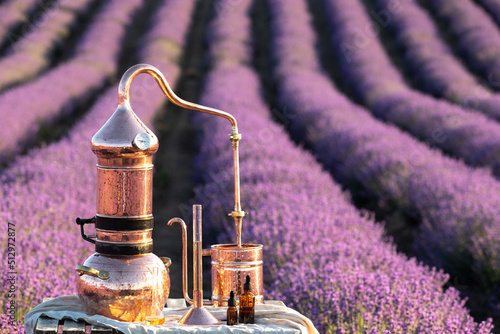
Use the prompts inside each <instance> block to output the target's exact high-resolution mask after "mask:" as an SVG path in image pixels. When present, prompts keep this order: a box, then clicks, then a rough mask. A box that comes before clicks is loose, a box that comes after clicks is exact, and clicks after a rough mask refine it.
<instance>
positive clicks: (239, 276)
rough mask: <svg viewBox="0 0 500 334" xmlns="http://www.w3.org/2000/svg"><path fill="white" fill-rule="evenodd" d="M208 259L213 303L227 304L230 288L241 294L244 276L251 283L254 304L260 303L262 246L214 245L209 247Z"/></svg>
mask: <svg viewBox="0 0 500 334" xmlns="http://www.w3.org/2000/svg"><path fill="white" fill-rule="evenodd" d="M210 255H211V258H212V301H213V304H214V306H227V301H228V300H229V295H230V293H231V290H232V291H234V292H235V293H236V295H237V296H239V295H241V294H243V285H244V283H245V278H246V276H247V275H249V276H250V282H251V283H252V293H253V294H254V295H255V303H256V304H262V303H263V302H264V295H263V293H264V284H263V269H262V245H259V244H242V245H241V247H238V245H237V244H218V245H212V246H211V248H210Z"/></svg>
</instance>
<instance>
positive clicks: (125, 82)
mask: <svg viewBox="0 0 500 334" xmlns="http://www.w3.org/2000/svg"><path fill="white" fill-rule="evenodd" d="M141 73H147V74H149V75H151V76H152V77H153V78H154V79H155V80H156V82H157V83H158V86H160V89H161V90H162V91H163V93H164V94H165V96H166V97H167V98H168V99H169V100H170V101H172V102H173V103H174V104H176V105H178V106H180V107H183V108H187V109H192V110H196V111H201V112H204V113H208V114H211V115H216V116H220V117H224V118H226V119H227V120H229V122H231V126H232V129H231V134H230V135H229V140H231V142H232V144H233V145H232V146H233V156H234V210H233V212H231V213H230V214H229V216H231V217H233V218H234V223H235V226H236V244H237V245H238V247H241V224H242V220H243V217H245V215H246V213H245V211H242V210H241V200H240V167H239V154H238V146H239V145H238V142H239V140H240V139H241V134H239V133H238V125H237V123H236V119H235V118H234V117H233V116H232V115H231V114H229V113H227V112H225V111H222V110H218V109H214V108H210V107H205V106H202V105H199V104H196V103H192V102H188V101H185V100H183V99H181V98H180V97H178V96H177V95H175V93H174V91H173V90H172V88H171V87H170V85H169V84H168V82H167V80H166V79H165V77H164V76H163V74H162V73H161V72H160V71H159V70H158V69H157V68H156V67H154V66H152V65H148V64H138V65H134V66H132V67H131V68H129V69H128V70H127V71H126V72H125V73H124V74H123V76H122V78H121V80H120V85H119V87H118V104H119V105H123V106H124V107H126V108H130V99H129V92H130V85H131V84H132V80H133V79H134V78H135V77H136V76H137V75H139V74H141Z"/></svg>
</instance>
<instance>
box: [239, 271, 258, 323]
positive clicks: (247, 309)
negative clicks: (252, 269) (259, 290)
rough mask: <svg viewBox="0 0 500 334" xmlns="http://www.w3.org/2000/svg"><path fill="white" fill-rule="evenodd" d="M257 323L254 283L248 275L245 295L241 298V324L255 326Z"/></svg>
mask: <svg viewBox="0 0 500 334" xmlns="http://www.w3.org/2000/svg"><path fill="white" fill-rule="evenodd" d="M254 322H255V295H254V294H253V293H252V283H250V276H248V275H247V278H246V282H245V285H244V286H243V294H242V295H241V296H240V324H253V323H254Z"/></svg>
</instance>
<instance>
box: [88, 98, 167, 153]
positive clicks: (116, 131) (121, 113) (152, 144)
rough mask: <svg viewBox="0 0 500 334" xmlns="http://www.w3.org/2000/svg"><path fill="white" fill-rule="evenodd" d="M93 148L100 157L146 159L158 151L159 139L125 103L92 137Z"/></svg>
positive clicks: (120, 105)
mask: <svg viewBox="0 0 500 334" xmlns="http://www.w3.org/2000/svg"><path fill="white" fill-rule="evenodd" d="M91 148H92V151H93V152H94V153H95V155H97V156H98V157H105V158H114V157H117V158H119V157H124V158H133V157H144V156H150V155H153V154H154V153H155V152H156V151H157V150H158V138H157V137H156V135H155V134H154V133H153V132H152V131H151V130H150V129H149V128H148V127H147V126H146V125H145V124H144V123H143V122H142V121H141V120H140V119H139V118H138V117H137V115H136V114H135V113H134V111H133V110H132V108H131V107H130V104H129V103H127V102H125V103H121V104H119V105H118V108H117V109H116V111H115V112H114V113H113V115H112V116H111V117H110V118H109V119H108V121H107V122H106V123H105V124H104V125H103V127H102V128H101V129H100V130H99V131H97V133H96V134H95V135H94V137H92V142H91Z"/></svg>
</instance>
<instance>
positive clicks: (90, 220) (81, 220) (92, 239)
mask: <svg viewBox="0 0 500 334" xmlns="http://www.w3.org/2000/svg"><path fill="white" fill-rule="evenodd" d="M76 223H77V224H78V225H80V228H81V233H82V238H83V240H85V241H88V242H91V243H93V244H95V239H96V238H97V236H96V235H86V234H85V231H84V227H83V226H84V225H85V224H95V216H94V217H92V218H76Z"/></svg>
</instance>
